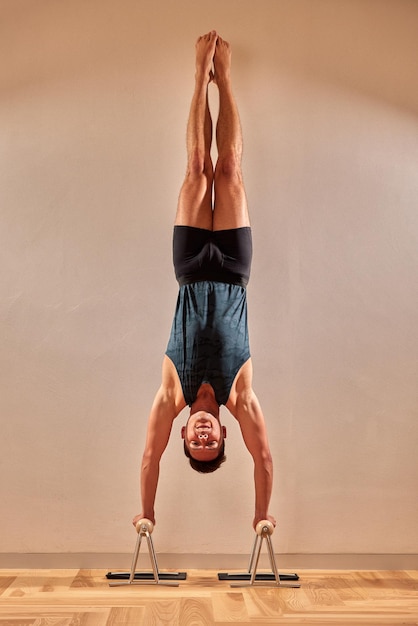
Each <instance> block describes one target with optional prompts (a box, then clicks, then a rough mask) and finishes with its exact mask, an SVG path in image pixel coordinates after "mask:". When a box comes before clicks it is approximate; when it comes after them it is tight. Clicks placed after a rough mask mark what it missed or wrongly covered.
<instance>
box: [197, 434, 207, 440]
mask: <svg viewBox="0 0 418 626" xmlns="http://www.w3.org/2000/svg"><path fill="white" fill-rule="evenodd" d="M197 438H198V439H207V438H208V434H207V433H202V434H200V435H198V436H197Z"/></svg>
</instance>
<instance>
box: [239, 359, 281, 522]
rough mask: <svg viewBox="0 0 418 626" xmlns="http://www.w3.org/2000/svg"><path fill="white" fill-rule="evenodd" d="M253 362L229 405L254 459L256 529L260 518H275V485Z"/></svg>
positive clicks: (246, 370) (243, 375)
mask: <svg viewBox="0 0 418 626" xmlns="http://www.w3.org/2000/svg"><path fill="white" fill-rule="evenodd" d="M251 385H252V366H251V361H247V363H246V364H245V365H244V366H243V368H242V370H241V372H240V375H239V377H238V380H237V382H236V387H235V393H234V395H233V396H232V399H233V402H231V397H230V400H229V401H228V404H227V408H228V409H229V410H230V411H231V413H232V414H233V415H234V417H235V418H236V419H237V421H238V422H239V425H240V428H241V433H242V437H243V440H244V443H245V445H246V447H247V449H248V451H249V453H250V454H251V456H252V458H253V461H254V487H255V512H254V522H253V525H254V528H255V526H256V525H257V523H258V522H259V521H260V520H264V519H268V520H270V521H271V522H272V523H273V524H274V525H276V520H275V519H274V517H272V516H271V515H269V512H268V510H269V505H270V498H271V492H272V487H273V461H272V457H271V453H270V446H269V442H268V438H267V429H266V424H265V421H264V415H263V412H262V410H261V407H260V403H259V402H258V399H257V396H256V395H255V393H254V391H253V389H252V386H251Z"/></svg>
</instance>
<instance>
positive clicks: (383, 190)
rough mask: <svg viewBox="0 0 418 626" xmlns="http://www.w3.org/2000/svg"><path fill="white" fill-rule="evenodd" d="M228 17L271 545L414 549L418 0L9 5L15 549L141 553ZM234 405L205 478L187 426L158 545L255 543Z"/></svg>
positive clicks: (1, 37)
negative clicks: (196, 139) (145, 502)
mask: <svg viewBox="0 0 418 626" xmlns="http://www.w3.org/2000/svg"><path fill="white" fill-rule="evenodd" d="M211 28H217V29H218V30H219V32H220V33H221V34H222V35H224V36H225V37H226V38H227V39H229V40H230V41H231V43H232V45H233V50H234V56H233V61H234V74H233V76H234V81H235V91H236V96H237V99H238V103H239V106H240V111H241V117H242V124H243V129H244V139H245V159H244V169H245V180H246V184H247V191H248V197H249V202H250V207H251V211H252V222H253V229H254V244H255V256H254V264H253V274H252V280H251V283H250V286H249V310H250V331H251V344H252V353H253V359H254V364H255V387H256V391H257V394H258V396H259V398H260V400H261V403H262V406H263V408H264V412H265V414H266V419H267V423H268V427H269V434H270V439H271V447H272V452H273V455H274V459H275V467H276V480H275V485H274V493H273V498H272V506H271V511H272V513H274V514H275V515H276V516H277V518H278V521H279V528H280V530H279V532H278V533H277V534H276V535H275V548H276V549H277V551H280V552H284V553H302V554H310V553H336V554H338V553H377V554H389V553H404V554H414V553H415V554H416V553H418V524H417V517H418V508H417V497H416V494H417V490H418V462H417V447H418V419H417V412H418V402H417V401H418V394H417V388H418V384H417V382H418V381H417V374H418V364H417V354H418V330H417V329H418V323H417V322H418V319H417V317H418V308H417V307H418V298H417V261H418V216H417V208H418V201H417V198H418V81H417V75H418V74H417V70H418V67H417V59H418V43H417V42H418V40H417V37H416V34H417V32H418V3H417V2H415V1H412V0H411V1H408V0H392V1H388V0H380V1H379V0H375V1H373V0H287V1H285V0H257V2H254V1H251V0H236V1H233V0H227V1H225V0H213V1H212V2H210V3H209V2H199V1H196V0H193V1H192V0H179V1H174V0H173V1H163V0H159V1H158V0H156V1H154V0H153V1H152V2H151V1H141V0H137V1H135V0H117V1H116V0H113V1H112V0H66V1H65V2H57V1H55V0H37V1H35V0H32V1H30V0H1V2H0V90H1V91H0V203H1V206H0V209H1V232H0V237H1V240H0V255H1V274H0V284H1V292H0V295H1V301H0V342H1V346H0V384H1V397H0V403H1V437H0V447H1V450H0V477H1V478H0V480H1V483H2V507H1V508H2V512H1V520H0V528H1V532H0V551H1V552H7V553H13V552H22V553H25V552H26V553H29V552H38V553H41V552H50V553H54V552H58V553H59V552H86V553H103V552H116V553H129V552H131V550H132V547H133V545H132V542H133V540H134V537H133V534H132V533H133V530H132V529H131V527H130V519H131V517H132V516H133V515H134V514H135V513H137V512H139V494H138V482H137V475H138V467H139V461H140V456H141V453H142V448H143V443H144V435H145V424H146V418H147V414H148V410H149V407H150V404H151V401H152V398H153V395H154V392H155V390H156V388H157V386H158V384H159V374H160V363H161V358H162V354H163V352H164V349H165V345H166V341H167V338H168V333H169V328H170V324H171V317H172V313H173V310H174V303H175V298H176V291H177V286H176V283H175V281H174V276H173V272H172V267H171V249H170V245H171V225H172V219H173V215H174V209H175V204H176V198H177V194H178V189H179V186H180V183H181V180H182V176H183V173H184V169H185V149H184V139H185V124H186V118H187V112H188V106H189V100H190V96H191V91H192V87H193V72H194V59H193V53H194V41H195V39H196V37H197V35H199V34H201V33H203V32H206V31H208V30H209V29H211ZM212 95H213V94H212ZM182 417H184V416H182ZM225 421H226V423H227V426H228V429H229V437H228V450H227V452H228V457H229V460H228V463H227V465H226V466H224V468H223V469H222V470H221V471H220V472H218V473H217V474H215V475H213V476H199V475H195V474H194V473H193V472H192V471H191V470H189V469H188V467H187V464H186V461H185V459H184V458H183V457H182V454H181V452H180V446H181V444H180V435H179V432H180V427H181V425H182V420H181V418H180V419H179V420H178V421H177V422H178V423H175V427H174V432H173V439H172V441H171V442H170V444H169V447H168V449H167V451H166V454H165V456H164V457H163V462H162V470H161V479H160V489H159V492H158V498H157V521H158V534H157V535H155V541H156V545H157V549H158V551H161V552H168V553H169V552H172V553H177V552H178V553H197V554H200V553H221V552H226V553H231V554H239V553H247V552H248V550H249V549H250V545H249V542H250V543H251V536H250V535H251V520H252V513H253V511H252V507H253V487H252V464H251V461H250V458H249V456H248V454H247V452H246V451H245V450H244V447H243V444H242V442H241V440H240V437H239V434H238V431H237V428H236V426H235V425H234V424H233V423H232V421H231V419H230V418H229V417H228V415H227V414H226V412H225Z"/></svg>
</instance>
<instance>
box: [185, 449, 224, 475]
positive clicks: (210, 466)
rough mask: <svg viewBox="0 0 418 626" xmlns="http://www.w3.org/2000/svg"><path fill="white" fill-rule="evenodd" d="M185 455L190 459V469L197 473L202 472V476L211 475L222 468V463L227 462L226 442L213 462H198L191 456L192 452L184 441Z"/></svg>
mask: <svg viewBox="0 0 418 626" xmlns="http://www.w3.org/2000/svg"><path fill="white" fill-rule="evenodd" d="M184 454H185V455H186V456H187V458H188V459H189V463H190V467H192V468H193V469H194V470H196V472H200V473H201V474H210V473H211V472H214V471H216V470H217V469H219V468H220V466H221V465H222V463H223V462H224V461H226V456H225V441H222V445H221V447H220V448H219V454H218V456H217V457H216V458H214V459H212V460H211V461H197V460H196V459H194V458H193V457H192V455H191V454H190V450H189V448H188V447H187V444H186V442H185V441H184Z"/></svg>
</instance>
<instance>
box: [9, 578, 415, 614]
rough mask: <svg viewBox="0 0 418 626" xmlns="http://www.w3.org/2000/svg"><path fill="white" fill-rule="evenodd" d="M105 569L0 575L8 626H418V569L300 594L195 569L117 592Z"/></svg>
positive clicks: (317, 583) (314, 582)
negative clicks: (166, 582)
mask: <svg viewBox="0 0 418 626" xmlns="http://www.w3.org/2000/svg"><path fill="white" fill-rule="evenodd" d="M105 574H106V572H105V571H103V570H0V626H122V625H124V626H130V625H132V626H138V625H139V624H141V626H227V625H228V626H231V624H236V625H237V626H250V625H254V624H258V626H262V625H264V626H269V625H270V624H278V623H279V624H280V626H298V625H302V624H303V625H305V626H306V625H311V626H315V625H320V626H418V572H416V571H364V572H363V571H361V572H356V571H318V570H315V571H314V570H305V571H302V572H299V575H300V583H301V588H300V589H290V588H281V589H280V588H277V587H264V586H257V587H255V586H254V587H239V588H232V587H231V586H230V584H229V582H228V581H218V579H217V572H215V571H211V570H190V571H189V572H188V576H187V580H185V581H180V583H179V586H178V587H164V586H160V585H155V584H154V585H135V586H133V585H131V586H129V585H125V586H121V587H112V588H111V587H109V584H108V581H107V579H106V577H105Z"/></svg>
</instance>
